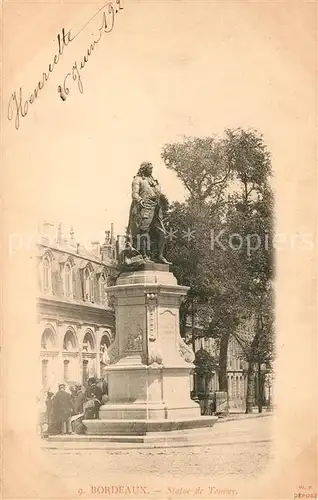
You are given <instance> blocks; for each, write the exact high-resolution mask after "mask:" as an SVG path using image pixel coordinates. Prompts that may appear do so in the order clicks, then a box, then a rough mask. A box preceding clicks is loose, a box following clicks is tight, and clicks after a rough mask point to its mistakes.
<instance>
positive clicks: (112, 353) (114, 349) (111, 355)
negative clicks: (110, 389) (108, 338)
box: [107, 342, 119, 365]
mask: <svg viewBox="0 0 318 500" xmlns="http://www.w3.org/2000/svg"><path fill="white" fill-rule="evenodd" d="M107 355H108V360H109V361H108V362H109V364H110V365H111V364H113V363H115V362H116V361H117V360H118V358H119V349H118V343H117V342H116V343H115V342H114V343H113V344H111V345H110V346H109V348H108V349H107Z"/></svg>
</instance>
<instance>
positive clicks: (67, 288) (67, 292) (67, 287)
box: [64, 262, 73, 297]
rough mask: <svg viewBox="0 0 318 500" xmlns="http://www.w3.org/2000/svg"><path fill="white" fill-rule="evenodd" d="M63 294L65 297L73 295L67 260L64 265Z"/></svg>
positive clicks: (71, 277) (70, 272)
mask: <svg viewBox="0 0 318 500" xmlns="http://www.w3.org/2000/svg"><path fill="white" fill-rule="evenodd" d="M64 295H65V296H66V297H72V296H73V273H72V267H71V264H70V263H69V262H66V264H65V267H64Z"/></svg>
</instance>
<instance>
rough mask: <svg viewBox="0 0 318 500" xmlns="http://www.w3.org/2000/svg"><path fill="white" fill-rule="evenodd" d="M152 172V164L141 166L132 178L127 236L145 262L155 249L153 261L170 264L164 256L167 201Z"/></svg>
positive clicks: (149, 258)
mask: <svg viewBox="0 0 318 500" xmlns="http://www.w3.org/2000/svg"><path fill="white" fill-rule="evenodd" d="M152 169H153V166H152V164H151V163H149V162H144V163H142V164H141V165H140V168H139V170H138V173H137V175H136V176H135V177H134V179H133V182H132V203H131V207H130V213H129V223H128V233H129V234H131V236H132V238H133V246H134V248H136V249H137V250H139V252H140V253H141V255H142V256H143V258H144V260H145V261H147V260H148V261H149V260H151V257H150V255H151V250H155V261H156V262H161V263H163V264H169V262H168V261H167V260H166V259H165V258H164V256H163V251H164V247H165V243H166V230H165V227H164V224H163V220H162V219H163V208H164V207H165V206H167V204H168V200H167V198H166V197H165V196H164V195H163V194H162V193H161V189H160V185H159V182H158V181H157V180H156V179H154V178H153V177H152ZM153 247H155V248H153Z"/></svg>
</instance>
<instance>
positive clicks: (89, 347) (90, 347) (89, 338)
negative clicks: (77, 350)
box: [83, 330, 95, 352]
mask: <svg viewBox="0 0 318 500" xmlns="http://www.w3.org/2000/svg"><path fill="white" fill-rule="evenodd" d="M94 349H95V342H94V335H93V333H92V332H91V330H88V331H87V332H86V333H85V336H84V340H83V351H84V352H94Z"/></svg>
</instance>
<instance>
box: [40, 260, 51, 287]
mask: <svg viewBox="0 0 318 500" xmlns="http://www.w3.org/2000/svg"><path fill="white" fill-rule="evenodd" d="M51 260H52V257H51V256H50V254H49V253H48V252H46V253H45V255H44V257H43V259H42V289H43V293H52V265H51Z"/></svg>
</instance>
